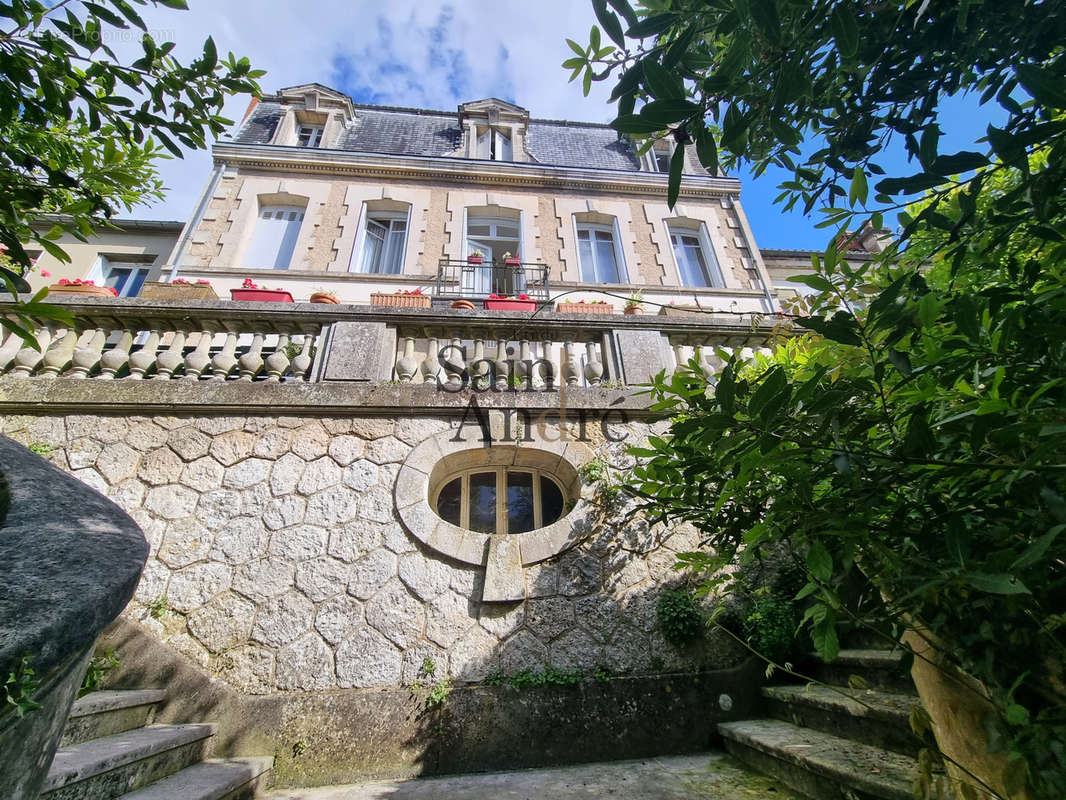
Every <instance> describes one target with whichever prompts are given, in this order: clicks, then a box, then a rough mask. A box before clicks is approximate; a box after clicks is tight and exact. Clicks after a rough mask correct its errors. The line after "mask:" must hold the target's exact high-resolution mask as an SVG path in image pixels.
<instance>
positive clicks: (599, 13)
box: [592, 0, 626, 48]
mask: <svg viewBox="0 0 1066 800" xmlns="http://www.w3.org/2000/svg"><path fill="white" fill-rule="evenodd" d="M592 9H593V11H595V12H596V19H598V20H599V21H600V25H602V26H603V29H604V30H605V31H606V32H607V35H608V36H610V37H611V41H612V42H614V43H615V44H616V45H618V46H619V47H623V48H624V47H625V46H626V37H625V34H624V33H622V23H621V22H619V21H618V17H616V16H615V15H614V14H613V13H612V12H611V11H608V10H607V0H592Z"/></svg>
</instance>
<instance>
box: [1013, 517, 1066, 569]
mask: <svg viewBox="0 0 1066 800" xmlns="http://www.w3.org/2000/svg"><path fill="white" fill-rule="evenodd" d="M1064 528H1066V525H1056V526H1055V527H1054V528H1052V529H1051V531H1050V532H1049V533H1045V534H1044V535H1043V536H1041V537H1040V538H1039V539H1037V540H1036V541H1035V542H1033V543H1032V544H1031V545H1029V546H1028V547H1027V548H1025V551H1024V552H1023V553H1022V554H1021V555H1020V556H1018V558H1017V559H1015V561H1014V563H1013V564H1011V567H1010V568H1011V569H1012V570H1019V569H1025V568H1026V567H1031V566H1032V565H1033V564H1035V563H1037V562H1038V561H1040V560H1041V559H1043V558H1044V554H1045V553H1047V551H1048V548H1049V547H1051V545H1052V543H1053V542H1054V541H1055V539H1056V538H1058V535H1059V534H1060V533H1062V531H1063V529H1064Z"/></svg>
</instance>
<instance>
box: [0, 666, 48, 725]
mask: <svg viewBox="0 0 1066 800" xmlns="http://www.w3.org/2000/svg"><path fill="white" fill-rule="evenodd" d="M31 661H32V658H31V657H30V656H28V655H25V656H23V657H22V660H21V661H19V663H18V666H17V667H15V668H13V669H12V670H10V671H9V672H8V674H7V679H6V680H5V681H4V708H8V709H12V708H13V709H14V713H15V716H16V717H18V718H19V719H21V718H22V717H24V716H26V715H27V714H29V713H30V712H31V711H34V710H36V709H38V708H40V707H41V704H40V703H38V702H36V701H35V700H34V699H33V695H34V693H35V692H36V691H37V688H38V687H39V686H40V684H41V682H40V681H39V680H37V673H36V672H35V671H34V669H33V667H32V666H30V663H31Z"/></svg>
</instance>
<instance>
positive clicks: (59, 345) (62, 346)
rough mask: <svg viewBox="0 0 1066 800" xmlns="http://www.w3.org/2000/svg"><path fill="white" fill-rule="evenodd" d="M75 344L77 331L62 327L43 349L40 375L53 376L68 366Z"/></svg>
mask: <svg viewBox="0 0 1066 800" xmlns="http://www.w3.org/2000/svg"><path fill="white" fill-rule="evenodd" d="M77 345H78V332H77V331H76V330H75V329H74V328H66V329H64V330H63V331H62V333H61V334H60V335H59V336H57V337H56V338H55V339H54V340H53V341H52V344H51V345H50V346H49V348H48V349H47V350H46V351H45V353H44V358H42V359H41V374H40V377H42V378H54V377H56V376H57V375H58V374H59V373H60V372H62V371H63V370H65V369H66V368H67V367H68V366H70V362H71V359H72V358H73V357H74V348H75V347H77Z"/></svg>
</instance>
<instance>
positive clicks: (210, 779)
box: [121, 756, 274, 800]
mask: <svg viewBox="0 0 1066 800" xmlns="http://www.w3.org/2000/svg"><path fill="white" fill-rule="evenodd" d="M273 768H274V759H273V757H271V756H254V757H251V758H231V759H228V760H226V761H221V760H214V759H212V760H209V761H202V762H200V763H199V764H193V765H192V766H191V767H186V768H185V769H183V770H182V771H181V772H175V773H174V774H173V775H170V776H169V777H166V778H163V779H162V780H158V781H156V782H155V783H152V784H150V785H148V786H145V787H144V788H143V789H138V790H136V791H134V792H130V793H129V794H124V795H122V798H121V800H251V799H252V798H254V797H255V796H256V792H257V791H258V790H259V789H264V788H266V787H267V786H268V785H269V784H270V775H271V771H272V770H273Z"/></svg>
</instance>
